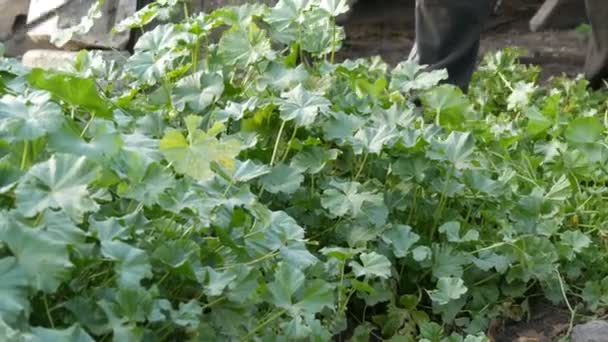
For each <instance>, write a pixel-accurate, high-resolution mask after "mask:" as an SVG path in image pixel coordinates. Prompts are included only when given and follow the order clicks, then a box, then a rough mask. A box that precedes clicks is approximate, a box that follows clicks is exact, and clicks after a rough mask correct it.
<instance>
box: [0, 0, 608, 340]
mask: <svg viewBox="0 0 608 342" xmlns="http://www.w3.org/2000/svg"><path fill="white" fill-rule="evenodd" d="M176 8H177V9H180V10H181V8H182V7H181V3H178V2H177V1H176V0H173V1H171V0H164V1H160V0H159V1H158V2H156V3H153V4H151V5H148V6H147V7H146V8H144V9H143V10H141V11H140V12H138V13H137V15H135V16H134V17H133V18H129V19H128V20H127V21H126V22H124V23H122V24H121V28H122V29H124V28H127V27H133V28H139V27H144V26H146V25H147V24H148V23H149V22H150V21H151V20H160V21H163V20H166V19H168V18H170V17H171V15H170V12H171V11H172V10H174V9H176ZM346 10H347V6H346V5H345V3H344V1H336V0H322V1H299V0H281V1H279V2H278V4H277V5H276V6H274V7H271V8H270V7H267V6H265V5H245V6H241V7H228V8H222V9H219V10H217V11H215V12H213V13H210V14H196V15H194V16H188V15H186V19H185V20H183V21H182V22H180V23H168V22H167V23H162V24H161V25H158V26H156V27H155V28H154V29H152V30H149V31H148V32H145V34H143V35H142V36H141V38H140V39H139V41H138V42H137V44H136V46H135V53H134V54H133V56H131V57H130V58H128V59H125V60H124V61H121V62H118V63H115V62H107V61H104V60H103V59H102V58H101V57H100V56H99V55H96V54H95V53H82V54H81V55H80V57H79V59H78V61H77V63H76V65H75V67H74V70H73V71H72V72H71V73H59V72H51V71H45V70H40V69H33V70H29V69H27V68H25V67H23V66H21V65H20V64H18V63H17V62H16V61H14V60H11V59H2V60H0V70H1V73H0V94H1V97H0V335H1V336H8V337H9V339H10V340H11V341H91V340H93V339H94V340H100V341H109V340H114V341H167V340H175V341H182V340H192V341H232V340H243V341H244V340H258V341H262V340H263V341H271V340H272V341H274V340H278V341H294V340H314V341H328V340H330V339H331V338H332V336H343V337H344V338H352V340H353V341H365V340H367V339H368V338H369V337H370V336H371V335H373V336H375V337H376V338H378V337H381V338H383V339H387V340H391V339H392V340H394V341H414V340H416V341H417V340H426V341H446V342H452V341H453V342H457V341H468V342H473V341H485V340H486V338H485V337H484V336H483V333H484V331H486V329H487V327H488V325H489V323H490V321H491V320H492V319H494V318H496V317H518V316H521V315H522V310H523V309H522V308H525V306H526V303H527V301H528V299H529V298H531V297H533V296H537V295H539V294H540V295H543V296H545V297H546V298H547V299H549V300H551V301H553V302H554V303H556V304H565V305H566V306H567V307H569V308H570V309H571V311H572V314H573V317H574V314H575V312H576V311H579V310H583V309H591V310H597V309H598V308H600V307H603V306H605V305H606V304H607V302H608V278H605V277H606V276H608V267H607V266H606V262H605V257H606V254H605V253H606V247H607V240H606V237H607V236H608V226H607V224H606V223H607V216H608V209H606V206H605V204H604V203H605V198H606V196H607V194H606V192H607V190H608V188H607V187H606V182H607V178H608V177H607V176H608V169H607V167H606V166H607V161H608V145H606V140H607V136H606V121H607V120H608V119H607V115H608V114H607V113H608V109H607V108H606V96H605V93H597V92H596V93H590V92H588V91H587V90H586V89H585V87H586V83H585V81H582V80H567V79H563V80H556V81H555V82H554V83H552V84H550V85H548V86H543V87H539V86H537V85H536V79H537V77H538V70H537V69H536V68H531V67H526V66H523V65H520V64H518V63H517V53H516V51H512V50H506V51H503V52H499V53H496V54H494V55H490V56H488V57H486V59H485V60H484V62H483V65H482V66H481V69H480V70H479V71H478V72H477V73H476V75H475V78H474V82H473V85H472V89H471V91H470V93H469V94H468V95H463V94H462V92H461V91H460V90H459V89H457V88H454V87H452V86H449V85H439V83H440V81H441V80H443V79H445V78H446V74H445V72H443V71H433V72H425V71H424V70H423V68H422V67H420V66H418V65H415V64H413V63H410V62H404V63H401V64H399V65H397V66H396V67H394V68H391V67H389V66H388V65H386V64H385V63H383V62H382V60H380V59H378V58H371V59H359V60H354V61H352V60H347V61H344V62H342V63H334V55H335V53H336V51H337V49H338V48H339V46H340V44H341V41H342V39H343V37H344V32H343V30H342V29H341V28H340V27H337V26H336V25H335V17H336V16H338V15H340V14H342V13H344V12H345V11H346ZM418 99H419V100H420V101H419V102H420V103H421V105H420V106H417V105H415V103H418V101H417V100H418Z"/></svg>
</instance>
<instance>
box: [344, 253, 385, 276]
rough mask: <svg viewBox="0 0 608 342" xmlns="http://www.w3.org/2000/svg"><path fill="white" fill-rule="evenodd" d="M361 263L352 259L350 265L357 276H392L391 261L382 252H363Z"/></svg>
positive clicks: (360, 256)
mask: <svg viewBox="0 0 608 342" xmlns="http://www.w3.org/2000/svg"><path fill="white" fill-rule="evenodd" d="M359 258H360V259H361V263H358V262H357V261H351V262H350V264H349V265H350V266H351V267H352V269H353V273H354V274H355V276H357V277H362V276H365V277H368V278H375V277H378V278H384V279H388V278H389V277H390V276H391V262H390V261H389V260H388V259H387V258H386V257H385V256H384V255H382V254H378V253H376V252H370V253H361V255H359Z"/></svg>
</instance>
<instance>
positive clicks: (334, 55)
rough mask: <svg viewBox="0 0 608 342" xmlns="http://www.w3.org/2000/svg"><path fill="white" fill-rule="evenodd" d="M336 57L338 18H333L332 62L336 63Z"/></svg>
mask: <svg viewBox="0 0 608 342" xmlns="http://www.w3.org/2000/svg"><path fill="white" fill-rule="evenodd" d="M335 57H336V18H332V21H331V59H330V60H329V61H330V62H331V64H334V60H335Z"/></svg>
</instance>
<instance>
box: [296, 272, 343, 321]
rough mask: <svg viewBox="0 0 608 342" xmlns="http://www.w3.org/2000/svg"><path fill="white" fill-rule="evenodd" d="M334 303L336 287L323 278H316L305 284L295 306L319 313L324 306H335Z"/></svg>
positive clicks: (307, 311)
mask: <svg viewBox="0 0 608 342" xmlns="http://www.w3.org/2000/svg"><path fill="white" fill-rule="evenodd" d="M334 303H335V298H334V287H333V286H331V285H330V284H328V283H327V282H325V281H323V280H320V279H315V280H313V281H309V282H307V283H306V284H305V285H304V289H303V291H302V294H301V296H299V298H298V302H297V303H296V304H295V307H296V308H298V309H300V310H302V311H304V312H306V313H318V312H321V310H323V308H330V309H331V308H333V307H334V305H335V304H334Z"/></svg>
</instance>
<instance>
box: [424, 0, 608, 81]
mask: <svg viewBox="0 0 608 342" xmlns="http://www.w3.org/2000/svg"><path fill="white" fill-rule="evenodd" d="M494 2H495V1H494V0H417V2H416V48H417V51H416V53H417V58H418V62H419V63H420V64H424V65H429V66H430V68H431V69H443V68H445V69H447V71H448V75H449V79H448V82H449V83H452V84H455V85H457V86H459V87H461V88H462V89H463V90H466V88H467V87H468V84H469V82H470V80H471V75H472V74H473V71H474V69H475V63H476V60H477V54H478V52H479V40H480V34H481V31H482V30H483V27H484V24H485V21H486V20H487V18H488V17H489V14H490V12H491V9H492V5H493V4H494ZM585 2H586V5H587V13H588V16H589V21H590V23H591V26H592V28H593V34H592V37H591V40H590V43H589V52H588V54H587V61H586V63H585V76H586V77H587V79H588V80H589V82H590V83H591V86H592V87H594V88H598V87H600V86H601V84H602V80H603V79H606V78H608V0H585Z"/></svg>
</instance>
